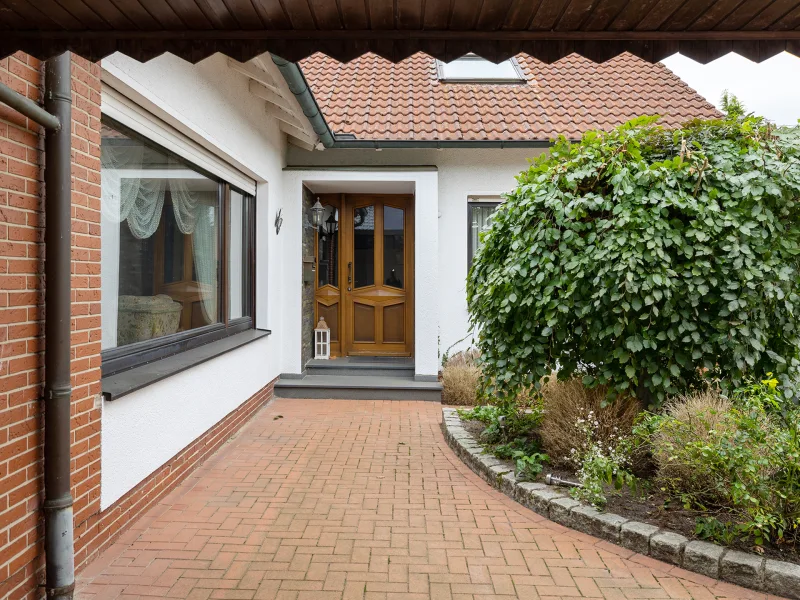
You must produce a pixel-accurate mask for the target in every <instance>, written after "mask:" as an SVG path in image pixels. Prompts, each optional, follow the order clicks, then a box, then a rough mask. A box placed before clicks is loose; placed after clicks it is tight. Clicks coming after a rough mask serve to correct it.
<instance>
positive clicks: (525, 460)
mask: <svg viewBox="0 0 800 600" xmlns="http://www.w3.org/2000/svg"><path fill="white" fill-rule="evenodd" d="M512 458H513V459H514V466H515V467H516V471H515V476H516V478H517V479H518V480H520V481H533V480H534V479H536V478H537V477H538V476H539V473H541V472H542V469H543V468H544V463H545V462H547V460H548V456H547V454H542V453H540V452H534V453H532V454H528V453H526V452H524V451H522V450H517V451H516V452H514V453H513V455H512Z"/></svg>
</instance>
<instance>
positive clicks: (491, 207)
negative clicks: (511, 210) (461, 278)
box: [469, 203, 500, 263]
mask: <svg viewBox="0 0 800 600" xmlns="http://www.w3.org/2000/svg"><path fill="white" fill-rule="evenodd" d="M498 206H500V204H499V203H491V204H471V205H470V212H471V214H472V221H471V223H470V231H469V261H470V263H471V262H472V257H473V256H475V253H476V252H477V251H478V248H480V247H481V234H482V233H484V232H486V231H489V228H490V227H491V226H492V215H494V211H496V210H497V207H498Z"/></svg>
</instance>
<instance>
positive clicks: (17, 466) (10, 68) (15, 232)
mask: <svg viewBox="0 0 800 600" xmlns="http://www.w3.org/2000/svg"><path fill="white" fill-rule="evenodd" d="M0 80H2V82H3V83H6V84H8V85H10V86H11V87H12V88H13V89H15V90H17V91H19V92H21V93H24V94H26V95H27V96H28V97H29V98H31V99H33V100H36V101H37V102H41V100H42V98H41V95H42V93H41V92H42V83H43V81H42V80H43V77H42V65H41V64H40V63H39V61H37V60H36V59H34V58H33V57H30V56H27V55H25V54H22V53H18V54H15V55H14V56H12V57H10V58H7V59H4V60H2V61H0ZM43 142H44V140H43V131H42V130H41V129H40V128H39V127H38V126H37V125H36V124H35V123H33V122H31V121H28V119H26V118H24V117H22V116H20V115H19V114H18V113H16V112H14V111H12V110H11V109H9V108H7V107H5V106H3V105H0V248H2V252H0V277H1V278H2V279H0V281H2V285H0V315H2V316H1V317H0V411H2V412H0V490H2V491H1V492H0V597H3V598H5V597H10V598H26V597H34V596H35V592H36V583H37V580H38V579H39V577H40V576H41V564H42V561H41V553H42V546H41V537H42V535H43V527H42V523H41V511H40V507H41V500H42V446H41V443H42V439H41V432H40V426H41V423H42V419H41V417H42V413H41V400H40V398H41V393H42V383H43V375H44V373H43V368H42V366H43V360H42V349H43V344H42V338H41V336H42V335H43V333H44V327H43V325H44V323H43V319H44V283H45V282H44V277H43V271H44V263H43V260H42V259H43V256H44V245H43V239H44V238H43V226H44V220H43V204H42V191H43V189H42V188H43V186H42V175H43V172H42V164H43V157H44V152H43V151H42V150H43V146H44V144H43ZM71 371H72V388H73V390H72V423H71V426H72V494H73V497H74V499H75V505H74V513H75V526H76V536H77V535H79V534H80V532H81V531H84V530H85V529H86V526H85V523H86V522H87V521H88V519H89V518H90V517H91V516H93V515H95V514H96V513H97V512H99V510H100V403H99V394H100V391H101V390H100V67H99V65H96V64H93V63H90V62H88V61H85V60H83V59H81V58H80V57H77V56H74V55H73V60H72V368H71Z"/></svg>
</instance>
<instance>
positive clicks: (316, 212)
mask: <svg viewBox="0 0 800 600" xmlns="http://www.w3.org/2000/svg"><path fill="white" fill-rule="evenodd" d="M324 214H325V208H324V207H323V206H322V204H320V202H319V198H317V201H316V203H315V204H314V206H312V207H311V224H312V225H313V226H314V227H319V226H320V225H322V216H323V215H324Z"/></svg>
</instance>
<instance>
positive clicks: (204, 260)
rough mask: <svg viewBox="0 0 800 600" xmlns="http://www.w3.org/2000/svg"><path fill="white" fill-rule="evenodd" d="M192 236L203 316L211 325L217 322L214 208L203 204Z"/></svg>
mask: <svg viewBox="0 0 800 600" xmlns="http://www.w3.org/2000/svg"><path fill="white" fill-rule="evenodd" d="M198 213H199V214H198V216H197V220H196V223H195V228H194V235H193V236H192V252H193V254H194V269H195V271H197V280H198V281H199V282H200V283H201V284H202V289H203V303H202V304H201V306H202V308H203V314H204V316H205V318H206V320H207V321H208V322H209V323H216V322H217V233H216V227H215V225H216V223H215V220H216V219H215V210H214V206H211V205H208V204H202V205H201V206H200V210H199V211H198Z"/></svg>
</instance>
